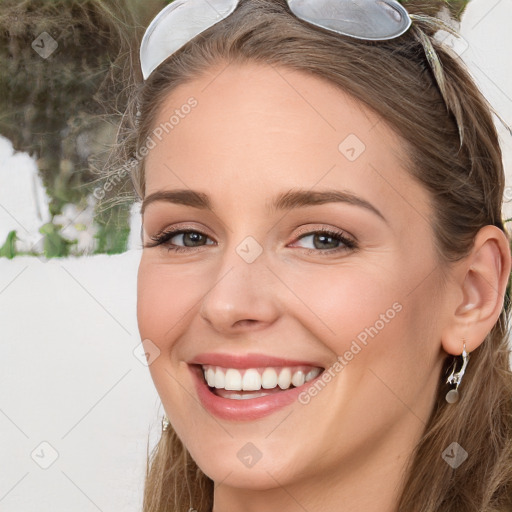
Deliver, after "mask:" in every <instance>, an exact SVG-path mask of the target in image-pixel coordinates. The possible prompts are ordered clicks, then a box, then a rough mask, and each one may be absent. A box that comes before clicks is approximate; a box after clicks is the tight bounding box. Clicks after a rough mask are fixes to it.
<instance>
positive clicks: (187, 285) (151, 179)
mask: <svg viewBox="0 0 512 512" xmlns="http://www.w3.org/2000/svg"><path fill="white" fill-rule="evenodd" d="M221 71H222V72H221ZM192 96H193V97H194V98H195V99H196V100H197V105H196V106H195V107H194V108H193V109H188V108H187V109H183V108H182V106H183V105H186V104H187V102H188V100H189V98H190V97H192ZM176 109H178V111H180V112H185V111H186V112H188V111H189V110H190V113H188V114H187V115H183V114H182V115H178V117H176V119H178V118H179V120H178V122H176V123H175V124H174V126H173V128H172V130H167V131H168V132H169V133H168V134H165V133H164V136H163V137H161V138H162V140H161V141H158V139H155V140H156V141H157V144H156V145H155V146H154V147H153V148H152V149H151V150H150V152H149V155H148V157H147V160H146V167H145V169H146V194H145V204H144V211H143V227H144V230H143V231H144V233H143V236H144V244H145V248H144V250H143V255H142V259H141V263H140V268H139V276H138V322H139V329H140V334H141V338H142V339H143V340H150V342H148V341H145V343H146V344H148V345H147V348H148V350H149V351H150V352H151V351H152V350H156V349H155V348H154V347H155V346H156V347H158V349H159V350H160V353H159V355H158V357H156V358H155V359H154V361H153V362H152V363H151V364H150V366H149V369H150V372H151V376H152V378H153V380H154V383H155V386H156V388H157V391H158V393H159V395H160V397H161V399H162V403H163V405H164V408H165V411H166V412H167V415H168V416H169V418H170V420H171V423H172V425H173V427H174V429H175V430H176V432H177V433H178V435H179V436H180V438H181V439H182V441H183V442H184V444H185V446H186V447H187V449H188V450H189V451H190V453H191V455H192V457H193V458H194V459H195V461H196V462H197V463H198V465H199V467H200V468H201V469H202V470H203V471H204V472H205V473H206V474H207V475H208V476H209V477H210V478H212V479H213V480H214V481H216V482H220V481H222V482H223V485H222V486H221V487H220V488H219V490H218V491H216V492H218V493H219V494H220V493H221V492H226V493H228V492H229V489H232V488H246V489H249V488H251V489H271V488H275V487H278V486H279V485H286V486H287V489H292V488H293V486H296V492H297V493H300V492H306V490H308V489H309V490H311V488H312V487H316V488H321V487H322V486H328V487H329V488H330V489H331V492H332V489H333V486H335V485H338V484H340V482H345V483H346V482H351V481H352V484H353V485H356V477H357V478H358V479H359V480H358V483H357V485H361V481H360V477H361V472H365V471H368V472H374V474H378V475H380V480H379V481H380V482H382V484H380V485H382V486H383V487H382V489H383V490H382V492H383V493H387V494H389V492H391V491H390V489H389V487H390V486H389V482H390V481H393V482H394V481H395V480H396V479H397V478H398V475H399V473H400V471H401V470H402V469H403V464H404V463H405V459H406V457H407V455H408V454H409V453H410V451H411V450H412V448H413V446H414V444H415V443H416V441H417V440H418V438H419V437H420V436H421V434H422V432H423V430H424V428H425V424H426V422H427V419H428V416H429V414H430V411H431V409H432V406H433V401H434V394H435V390H436V386H437V384H438V382H439V380H440V369H441V364H442V360H443V357H444V356H445V353H444V352H443V351H442V349H441V342H440V336H441V331H442V327H443V326H442V325H441V324H442V318H443V314H442V312H443V304H444V302H443V299H444V295H443V285H442V274H441V267H440V264H439V261H438V258H437V255H436V252H435V248H434V238H433V232H432V227H431V225H430V221H429V219H431V216H432V210H431V206H430V205H429V199H428V195H427V192H426V191H425V190H424V189H422V188H421V187H420V185H418V184H417V183H416V182H414V181H413V180H412V178H410V176H409V174H408V172H407V169H406V165H407V164H406V160H405V153H404V149H403V148H402V146H401V142H400V139H399V138H398V136H397V135H396V134H395V133H394V132H393V131H392V130H391V129H390V128H389V127H387V125H386V124H385V123H384V122H383V120H382V119H379V118H378V117H377V116H376V115H375V114H374V113H372V112H370V111H369V110H367V109H365V107H364V106H363V105H362V104H360V103H359V102H357V101H356V100H354V99H353V98H351V97H349V96H347V95H345V94H343V93H342V92H341V91H339V90H338V89H336V88H334V87H333V86H331V85H330V84H328V83H326V82H325V81H322V80H319V79H317V78H314V77H312V76H307V75H304V74H301V73H299V72H295V71H290V70H285V69H278V68H276V69H273V68H272V67H266V66H263V65H257V64H245V65H233V64H232V65H230V66H228V67H227V68H226V69H224V66H222V67H219V68H218V69H215V70H213V69H212V70H211V73H209V74H208V75H205V76H203V77H201V78H200V79H197V80H196V81H194V82H192V83H189V84H186V85H182V86H180V87H179V88H177V89H175V90H174V91H173V92H172V94H170V95H169V96H168V97H167V98H166V101H165V103H164V105H163V107H162V108H161V110H160V111H159V115H158V118H157V119H156V120H155V123H154V126H155V128H156V127H158V126H159V125H160V124H161V123H166V122H168V121H169V119H170V118H171V116H172V115H173V114H176V112H175V111H176ZM171 230H176V231H178V233H176V234H171V235H169V234H167V236H165V237H164V239H167V241H166V242H164V243H163V244H160V245H157V246H155V242H154V240H153V239H156V238H157V237H159V236H160V235H162V233H169V232H170V231H171ZM183 231H185V233H183ZM151 347H153V348H151ZM230 356H232V357H231V358H230ZM216 357H217V359H215V358H216ZM258 357H259V358H258ZM262 358H263V359H262ZM271 358H278V359H276V360H272V359H271ZM198 363H202V364H203V365H208V364H209V365H210V366H211V367H212V368H211V372H210V379H213V380H211V382H210V383H211V384H215V378H218V379H220V381H221V380H222V377H223V376H224V373H226V372H222V371H221V373H223V376H218V377H216V376H215V372H216V367H217V366H221V367H224V368H225V370H227V369H229V368H230V369H231V370H235V371H236V370H238V371H239V373H240V377H243V374H244V373H245V371H246V370H247V369H249V368H255V369H256V370H257V372H251V374H252V377H251V379H252V378H254V379H255V381H256V384H255V387H256V388H258V387H259V381H258V377H257V376H255V374H259V375H262V373H263V372H264V371H265V368H268V367H272V368H274V370H275V372H276V376H279V374H280V372H281V371H282V370H283V368H284V367H288V368H289V369H290V373H291V374H292V375H293V373H296V371H298V370H300V369H302V371H303V373H304V374H305V375H306V374H307V373H308V372H309V371H313V372H314V371H315V368H321V369H323V370H324V371H323V373H321V374H320V375H319V376H317V377H316V378H315V379H314V380H312V381H310V382H309V383H308V382H306V383H305V384H302V385H301V382H302V377H301V376H300V375H299V376H298V377H296V381H295V383H296V384H297V387H296V388H293V387H292V388H291V389H288V390H287V391H286V390H285V391H283V390H280V388H279V386H278V387H277V388H276V389H274V391H273V392H272V393H271V394H269V395H268V396H263V397H260V398H253V396H255V394H256V393H257V392H256V391H246V392H242V393H240V392H239V393H238V395H242V394H244V395H245V398H246V399H244V400H237V399H236V397H235V396H234V395H231V394H229V393H226V392H223V391H218V392H216V394H214V393H213V392H212V389H209V388H208V386H207V384H206V383H205V382H204V378H203V377H202V369H201V366H200V365H199V364H198ZM299 364H301V365H304V366H303V368H299ZM207 368H208V367H206V368H205V369H207ZM317 371H318V370H317ZM230 375H231V376H233V375H234V381H231V380H230V379H231V376H230V377H229V380H230V382H234V383H235V384H234V387H235V388H236V386H237V384H236V380H237V378H238V375H237V374H236V373H235V372H233V371H230ZM269 375H270V377H269ZM311 376H313V377H314V376H315V373H313V374H311V375H310V377H311ZM265 378H268V379H270V380H265ZM265 378H264V383H265V382H267V383H270V384H268V386H269V387H270V386H272V384H273V382H272V378H273V374H272V372H271V371H269V372H267V377H265ZM251 379H249V378H247V380H248V381H249V380H251ZM283 379H284V377H283ZM260 380H261V377H260ZM220 381H217V384H219V382H220ZM288 384H289V383H285V384H284V387H287V386H288ZM220 385H222V383H221V384H220ZM274 385H275V383H274ZM262 391H263V392H265V390H264V389H263V390H262ZM262 391H260V393H261V392H262ZM218 394H220V395H223V396H217V395H218ZM251 394H252V395H253V396H251V397H249V396H250V395H251ZM226 396H227V397H226ZM238 398H241V397H240V396H238ZM253 401H254V402H253ZM256 401H257V402H256ZM255 404H256V405H255ZM277 482H279V485H278V483H277ZM334 482H336V483H334ZM371 483H372V489H373V492H377V491H376V487H375V481H374V480H373V479H372V480H371ZM340 485H341V484H340ZM344 485H345V484H344ZM223 489H224V490H225V491H223ZM290 492H291V491H290ZM292 494H293V493H292ZM372 499H375V497H374V496H373V498H372ZM358 504H359V505H361V502H360V501H359V502H358ZM382 510H384V509H382Z"/></svg>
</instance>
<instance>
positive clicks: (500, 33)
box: [0, 0, 512, 512]
mask: <svg viewBox="0 0 512 512" xmlns="http://www.w3.org/2000/svg"><path fill="white" fill-rule="evenodd" d="M511 26H512V2H511V1H510V0H498V1H496V0H492V1H490V0H473V1H472V3H471V5H470V7H469V9H468V12H467V15H466V17H465V19H464V22H463V25H462V34H463V36H464V38H465V39H466V41H467V42H468V44H469V47H468V48H467V50H466V51H464V53H462V57H463V58H464V59H465V60H467V62H468V63H469V64H470V66H471V68H472V70H473V72H474V74H475V76H476V78H477V80H478V82H479V83H480V84H481V86H482V87H483V89H484V91H485V92H486V94H487V96H488V97H489V99H490V101H491V102H492V103H493V104H494V106H495V107H496V108H497V109H498V110H499V112H500V113H501V114H502V116H503V117H504V118H505V119H506V120H507V121H508V122H509V123H510V124H512V100H511V98H512V71H511V65H510V48H511V46H512V35H511V32H510V29H509V27H511ZM497 126H498V127H499V129H500V133H502V134H503V145H504V150H505V160H506V165H507V173H508V183H509V184H512V176H511V175H510V174H511V173H512V137H511V136H510V135H506V132H505V130H504V129H503V127H502V126H501V124H499V123H498V124H497ZM3 147H4V153H3V154H4V157H2V156H1V155H0V162H2V161H3V163H2V165H1V167H0V206H3V207H4V208H0V232H2V231H3V230H4V231H5V230H6V232H7V231H8V230H10V229H16V228H17V226H18V224H19V222H23V223H25V224H26V225H28V224H29V223H30V222H32V220H26V219H25V218H24V217H23V216H24V215H26V209H25V208H23V207H20V205H21V204H22V203H23V194H24V193H25V195H26V197H25V201H28V203H30V201H31V199H30V197H31V196H30V194H31V193H30V192H28V191H27V187H23V188H21V189H20V190H19V191H18V192H16V191H14V190H13V189H12V188H11V189H9V186H10V185H9V184H10V183H13V179H12V177H13V176H14V175H7V174H6V173H8V172H18V171H19V170H20V169H21V167H22V165H21V164H20V163H19V162H21V160H23V161H26V157H21V156H16V155H14V156H13V155H12V154H7V152H8V151H9V150H8V148H7V146H6V145H5V144H4V146H3ZM0 149H1V148H0ZM15 157H16V158H18V163H16V164H14V163H13V161H12V160H9V161H8V162H7V161H6V159H12V158H15ZM30 165H31V164H30ZM20 172H21V171H20ZM23 172H25V171H23ZM24 179H25V178H24ZM27 179H28V180H29V181H27V183H29V182H30V178H27ZM23 191H25V192H23ZM27 194H28V195H27ZM14 195H16V197H17V198H18V199H19V201H15V202H13V201H12V197H13V196H14ZM27 197H28V198H29V199H28V200H27ZM41 201H43V199H41ZM28 203H27V204H28ZM6 210H7V211H8V213H6ZM134 228H135V229H134V236H133V237H132V238H131V240H132V242H131V247H136V246H137V245H136V244H137V237H138V228H137V219H136V218H134ZM139 258H140V251H138V250H135V249H132V250H131V251H129V252H128V253H126V254H123V255H118V256H110V257H109V256H94V257H90V258H82V259H73V258H67V259H62V260H51V261H49V262H47V263H44V262H43V261H42V260H39V259H38V258H18V259H15V260H13V261H9V260H6V259H5V258H0V325H1V345H0V347H1V351H0V354H1V357H0V510H2V511H5V512H29V511H34V510H37V512H55V511H57V510H72V511H73V512H90V511H97V510H101V511H103V512H107V511H108V512H130V511H134V512H135V511H137V510H140V504H141V499H142V498H141V493H142V484H143V475H144V469H145V455H146V441H147V437H148V429H151V436H152V437H151V439H152V441H151V446H152V443H153V442H154V440H155V438H156V437H155V436H156V435H158V434H159V428H160V425H159V419H160V414H161V412H162V409H161V407H160V402H159V399H158V396H157V394H156V392H155V390H154V388H153V385H152V381H151V379H150V376H149V372H148V370H147V367H146V366H145V365H144V364H143V362H142V360H143V358H141V357H140V356H141V354H140V352H136V354H138V356H139V357H137V355H136V354H134V353H133V351H134V349H136V348H137V347H138V348H140V343H139V341H140V340H139V335H138V331H137V323H136V310H135V307H136V304H135V286H136V271H137V265H138V261H139ZM43 442H45V443H49V444H48V445H41V443H43ZM55 453H56V454H57V458H56V459H55V460H54V461H53V463H52V464H51V465H50V466H49V467H48V468H47V469H43V468H42V467H41V464H42V465H43V466H44V465H45V464H50V462H52V460H53V458H52V455H54V454H55ZM31 454H33V455H32V456H31Z"/></svg>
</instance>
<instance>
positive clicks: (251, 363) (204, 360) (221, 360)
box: [188, 352, 323, 370]
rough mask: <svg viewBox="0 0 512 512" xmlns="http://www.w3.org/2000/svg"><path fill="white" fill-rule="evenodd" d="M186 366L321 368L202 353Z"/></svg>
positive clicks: (291, 361) (254, 356) (292, 361)
mask: <svg viewBox="0 0 512 512" xmlns="http://www.w3.org/2000/svg"><path fill="white" fill-rule="evenodd" d="M188 364H199V365H212V366H220V367H222V368H239V369H241V370H242V369H247V368H258V367H271V366H314V367H317V368H323V366H322V365H321V364H318V363H317V362H315V361H306V360H297V359H285V358H282V357H274V356H271V355H267V354H223V353H213V352H211V353H204V354H198V355H197V356H195V357H194V358H193V359H191V360H190V361H189V362H188Z"/></svg>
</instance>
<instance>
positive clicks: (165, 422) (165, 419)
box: [162, 414, 171, 432]
mask: <svg viewBox="0 0 512 512" xmlns="http://www.w3.org/2000/svg"><path fill="white" fill-rule="evenodd" d="M170 424H171V422H170V421H169V418H168V417H167V416H166V415H165V414H164V416H163V418H162V432H165V431H166V430H169V426H170Z"/></svg>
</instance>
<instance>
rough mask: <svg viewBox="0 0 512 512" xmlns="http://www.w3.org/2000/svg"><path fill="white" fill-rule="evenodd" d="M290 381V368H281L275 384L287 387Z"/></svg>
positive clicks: (283, 387)
mask: <svg viewBox="0 0 512 512" xmlns="http://www.w3.org/2000/svg"><path fill="white" fill-rule="evenodd" d="M291 383H292V372H291V370H290V368H283V369H282V370H281V373H280V374H279V377H278V379H277V385H278V386H279V387H280V388H281V389H288V388H289V387H290V384H291Z"/></svg>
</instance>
